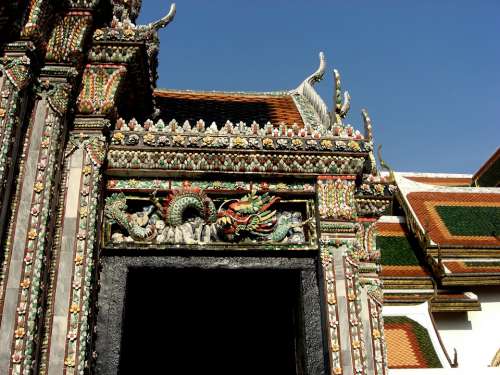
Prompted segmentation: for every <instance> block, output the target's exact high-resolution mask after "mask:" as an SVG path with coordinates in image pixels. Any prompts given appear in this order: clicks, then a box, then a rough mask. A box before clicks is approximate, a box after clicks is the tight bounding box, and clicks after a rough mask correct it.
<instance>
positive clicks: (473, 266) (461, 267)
mask: <svg viewBox="0 0 500 375" xmlns="http://www.w3.org/2000/svg"><path fill="white" fill-rule="evenodd" d="M443 264H444V266H445V267H446V268H448V269H449V270H450V271H451V272H452V273H488V274H490V273H500V262H467V261H444V262H443Z"/></svg>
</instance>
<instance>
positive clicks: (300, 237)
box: [104, 187, 309, 244]
mask: <svg viewBox="0 0 500 375" xmlns="http://www.w3.org/2000/svg"><path fill="white" fill-rule="evenodd" d="M280 199H281V198H280V197H275V196H271V195H269V194H268V193H265V194H262V195H258V194H256V193H255V192H251V193H249V194H247V195H245V196H244V197H242V198H238V199H230V200H225V201H223V202H222V203H221V204H220V205H219V208H218V209H216V208H215V203H214V201H213V200H212V199H210V198H209V197H208V196H207V195H206V194H205V192H204V191H203V190H201V189H199V188H191V187H183V188H182V189H179V190H174V191H172V193H170V194H169V195H168V196H167V197H166V198H159V197H157V195H156V191H155V192H153V193H151V194H150V196H149V197H148V199H147V200H146V201H145V202H146V204H144V203H143V204H142V205H140V206H138V207H137V208H130V209H129V206H128V204H127V196H126V195H125V194H124V193H114V194H112V195H111V196H109V197H108V198H106V205H105V208H104V213H105V216H106V218H107V219H108V222H109V223H110V224H111V226H113V224H116V225H114V226H113V228H114V229H112V230H111V242H112V243H113V244H120V243H124V242H125V243H126V242H129V243H137V242H139V243H150V244H162V243H166V244H206V243H213V242H271V243H279V242H287V243H297V244H300V243H304V242H305V235H304V229H303V227H304V225H305V224H306V223H308V222H309V220H306V221H302V213H301V212H298V211H297V212H290V211H279V210H278V209H273V208H274V206H275V205H276V203H278V202H279V201H280ZM142 202H144V200H142Z"/></svg>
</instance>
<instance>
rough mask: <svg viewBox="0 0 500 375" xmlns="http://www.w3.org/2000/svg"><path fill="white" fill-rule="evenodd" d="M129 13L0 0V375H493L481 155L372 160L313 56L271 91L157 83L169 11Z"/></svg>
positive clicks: (489, 198) (497, 170) (80, 2)
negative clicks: (430, 169) (325, 92)
mask: <svg viewBox="0 0 500 375" xmlns="http://www.w3.org/2000/svg"><path fill="white" fill-rule="evenodd" d="M140 6H141V0H65V1H61V0H30V1H27V0H5V1H4V2H2V3H1V4H0V53H1V60H0V149H1V152H2V157H1V158H0V244H1V250H0V374H50V375H55V374H68V375H69V374H116V373H121V374H128V373H131V374H132V373H134V374H135V373H137V372H143V373H182V374H194V373H199V372H201V371H204V372H205V373H219V374H220V373H231V374H247V373H248V374H250V373H252V374H256V373H260V374H267V373H269V374H271V373H272V374H297V375H302V374H304V375H306V374H308V375H313V374H336V375H338V374H346V375H350V374H367V375H368V374H370V375H371V374H373V375H383V374H389V373H399V372H401V373H407V372H408V371H409V370H408V369H420V370H419V371H420V372H422V373H440V374H449V373H454V372H455V371H459V370H460V369H462V368H469V369H471V368H473V369H474V371H475V373H482V372H479V371H483V370H484V371H491V370H493V371H494V370H495V369H494V368H492V367H496V366H499V365H500V352H497V351H498V350H499V349H500V346H499V345H498V340H497V338H498V337H499V335H500V325H499V324H498V322H497V320H498V318H497V316H498V313H499V312H500V293H499V292H498V285H499V284H500V189H499V184H500V150H497V151H496V153H495V154H494V155H492V157H491V158H490V159H489V160H488V161H486V163H485V164H484V165H483V166H482V167H480V168H479V169H478V172H477V173H475V174H474V175H453V174H436V173H430V174H425V173H410V172H397V171H394V170H393V169H391V167H390V166H389V165H388V164H387V163H386V162H384V161H383V160H382V159H381V155H380V153H379V154H378V155H377V156H378V159H379V163H380V165H381V167H380V168H379V167H377V162H376V154H377V153H376V151H375V150H374V146H373V145H374V138H373V137H374V134H373V129H372V123H371V119H370V117H369V115H368V112H367V111H365V110H363V111H362V114H361V119H360V122H361V123H362V124H363V125H362V126H361V128H362V131H361V130H357V128H359V127H357V126H352V125H350V123H349V120H348V113H349V107H350V101H351V97H350V95H349V93H348V92H347V91H343V90H342V88H341V78H340V74H339V72H338V71H337V70H334V71H333V78H332V87H333V89H332V90H333V93H334V98H335V103H334V104H333V108H328V107H327V105H326V104H325V102H324V101H323V99H322V98H321V97H320V96H319V95H318V93H317V92H316V91H315V88H314V86H315V84H316V83H317V82H319V81H320V80H322V79H323V78H324V76H325V72H326V70H327V65H326V59H325V56H324V55H323V54H322V53H320V54H319V66H318V68H317V69H316V70H315V71H314V72H312V74H310V75H309V76H307V77H306V78H305V79H303V80H302V79H298V80H297V87H296V88H292V89H290V88H287V89H284V90H283V91H276V92H202V91H189V90H185V91H181V90H169V89H159V88H157V87H156V79H157V74H158V73H157V65H158V61H157V55H158V50H159V38H158V34H157V32H158V30H159V29H160V28H163V27H165V26H167V25H168V24H169V23H170V22H171V21H172V20H173V19H174V16H175V5H172V7H171V8H170V11H169V13H168V14H167V15H165V16H164V17H162V18H160V19H159V20H158V21H156V22H152V23H150V24H147V25H136V24H135V20H136V18H137V16H138V13H139V11H140ZM181 18H182V17H181ZM177 22H182V19H180V20H178V21H177ZM312 70H314V69H312ZM386 147H390V146H386ZM178 368H181V370H178ZM389 369H390V370H389ZM496 370H498V369H496ZM410 373H411V372H410Z"/></svg>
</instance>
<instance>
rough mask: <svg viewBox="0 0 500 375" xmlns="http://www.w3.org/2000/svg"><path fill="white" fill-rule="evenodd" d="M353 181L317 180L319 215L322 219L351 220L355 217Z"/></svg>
mask: <svg viewBox="0 0 500 375" xmlns="http://www.w3.org/2000/svg"><path fill="white" fill-rule="evenodd" d="M354 189H355V184H354V180H353V179H351V178H336V177H323V176H321V177H320V178H319V179H318V199H319V214H320V216H321V218H322V219H336V220H353V219H356V217H357V212H356V204H355V201H354Z"/></svg>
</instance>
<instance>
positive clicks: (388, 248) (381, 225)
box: [376, 222, 430, 278]
mask: <svg viewBox="0 0 500 375" xmlns="http://www.w3.org/2000/svg"><path fill="white" fill-rule="evenodd" d="M376 228H377V248H378V249H379V250H380V252H381V263H382V272H381V276H382V278H384V277H428V278H430V276H429V272H428V271H427V270H426V268H425V267H424V266H423V263H422V262H421V261H420V260H419V259H418V257H417V255H416V251H418V244H417V243H416V241H415V239H413V238H412V237H411V234H410V233H409V231H408V227H407V226H406V224H404V223H388V222H378V223H377V224H376Z"/></svg>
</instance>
